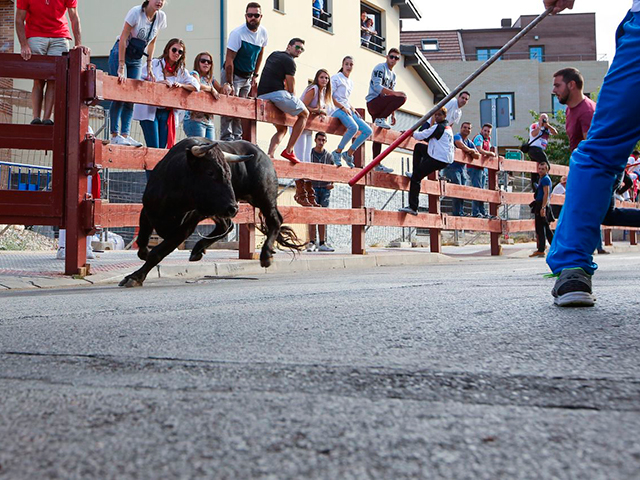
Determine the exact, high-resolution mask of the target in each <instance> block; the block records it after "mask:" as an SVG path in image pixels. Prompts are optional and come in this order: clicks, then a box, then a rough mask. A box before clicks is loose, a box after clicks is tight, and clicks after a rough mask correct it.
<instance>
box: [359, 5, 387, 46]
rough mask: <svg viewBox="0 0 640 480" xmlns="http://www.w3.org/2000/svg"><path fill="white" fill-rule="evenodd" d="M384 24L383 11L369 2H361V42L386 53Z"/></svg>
mask: <svg viewBox="0 0 640 480" xmlns="http://www.w3.org/2000/svg"><path fill="white" fill-rule="evenodd" d="M383 30H384V27H383V25H382V12H380V11H379V10H376V9H375V8H372V7H370V6H369V5H367V4H364V3H361V4H360V44H361V45H362V46H363V47H365V48H368V49H369V50H373V51H374V52H378V53H384V51H385V48H386V47H385V38H384V31H383Z"/></svg>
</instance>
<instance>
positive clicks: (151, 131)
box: [133, 38, 200, 173]
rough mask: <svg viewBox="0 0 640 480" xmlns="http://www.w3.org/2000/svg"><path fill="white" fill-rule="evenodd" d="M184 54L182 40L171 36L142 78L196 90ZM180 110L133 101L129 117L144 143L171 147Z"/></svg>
mask: <svg viewBox="0 0 640 480" xmlns="http://www.w3.org/2000/svg"><path fill="white" fill-rule="evenodd" d="M186 54H187V49H186V47H185V45H184V42H183V41H182V40H180V39H179V38H172V39H171V40H169V41H168V42H167V44H166V45H165V47H164V51H163V52H162V55H161V56H160V57H158V58H154V59H153V62H152V63H151V69H150V70H147V67H144V68H143V69H142V76H143V78H147V80H149V81H151V82H154V81H155V82H156V83H161V84H163V85H166V86H167V88H172V89H173V88H183V89H185V90H187V91H189V92H195V91H200V82H199V81H198V80H197V79H195V78H194V77H193V76H191V74H190V73H189V71H188V70H187V69H186V68H185V57H186ZM149 72H151V73H149ZM181 112H182V110H176V109H172V108H164V107H155V106H151V105H142V104H138V103H136V104H135V106H134V107H133V118H134V119H136V120H139V121H140V126H141V127H142V133H143V134H144V140H145V142H146V143H147V147H151V148H171V147H173V145H174V144H175V141H176V125H178V124H179V123H180V119H179V116H180V114H181ZM147 173H148V172H147Z"/></svg>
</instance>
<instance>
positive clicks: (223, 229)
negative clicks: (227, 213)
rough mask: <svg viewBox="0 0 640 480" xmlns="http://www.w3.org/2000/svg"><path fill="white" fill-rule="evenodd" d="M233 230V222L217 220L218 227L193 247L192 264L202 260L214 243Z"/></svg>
mask: <svg viewBox="0 0 640 480" xmlns="http://www.w3.org/2000/svg"><path fill="white" fill-rule="evenodd" d="M232 228H233V222H232V221H231V220H230V219H228V218H225V219H216V226H215V228H214V229H213V230H211V232H210V233H209V235H207V236H206V237H205V238H202V239H200V240H198V243H196V244H195V245H194V246H193V249H192V250H191V256H190V257H189V261H190V262H197V261H199V260H201V259H202V255H204V251H205V250H206V249H207V248H209V246H210V245H212V244H213V243H214V242H216V241H218V240H220V239H221V238H223V237H224V236H225V235H226V234H227V233H229V232H230V231H231V229H232Z"/></svg>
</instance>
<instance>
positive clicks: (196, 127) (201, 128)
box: [182, 52, 222, 140]
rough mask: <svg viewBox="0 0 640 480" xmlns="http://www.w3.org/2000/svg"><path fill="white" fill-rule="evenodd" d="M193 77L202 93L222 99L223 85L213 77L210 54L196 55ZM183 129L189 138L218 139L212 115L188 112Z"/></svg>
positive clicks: (215, 98)
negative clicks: (198, 83)
mask: <svg viewBox="0 0 640 480" xmlns="http://www.w3.org/2000/svg"><path fill="white" fill-rule="evenodd" d="M191 75H192V76H193V77H194V78H195V79H196V80H198V81H199V82H200V90H201V91H203V92H209V93H211V96H212V97H213V98H214V100H218V98H220V93H219V92H221V91H222V85H220V84H219V83H218V81H217V80H216V79H215V78H214V76H213V56H212V55H211V54H210V53H209V52H201V53H199V54H198V55H196V59H195V60H194V62H193V71H192V72H191ZM182 128H183V129H184V133H185V134H186V135H187V136H188V137H205V138H208V139H209V140H215V139H216V131H215V128H214V125H213V115H212V114H210V113H203V112H192V111H189V112H187V113H186V115H185V116H184V122H183V124H182Z"/></svg>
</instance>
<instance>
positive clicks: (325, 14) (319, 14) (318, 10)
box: [311, 0, 333, 32]
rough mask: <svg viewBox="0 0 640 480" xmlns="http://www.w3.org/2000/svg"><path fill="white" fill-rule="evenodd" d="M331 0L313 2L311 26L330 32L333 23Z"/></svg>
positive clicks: (314, 0)
mask: <svg viewBox="0 0 640 480" xmlns="http://www.w3.org/2000/svg"><path fill="white" fill-rule="evenodd" d="M332 1H333V0H313V3H312V4H311V15H312V16H313V26H314V27H318V28H321V29H322V30H326V31H327V32H330V31H331V27H332V26H333V23H332V21H331V11H332V6H333V5H332Z"/></svg>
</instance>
